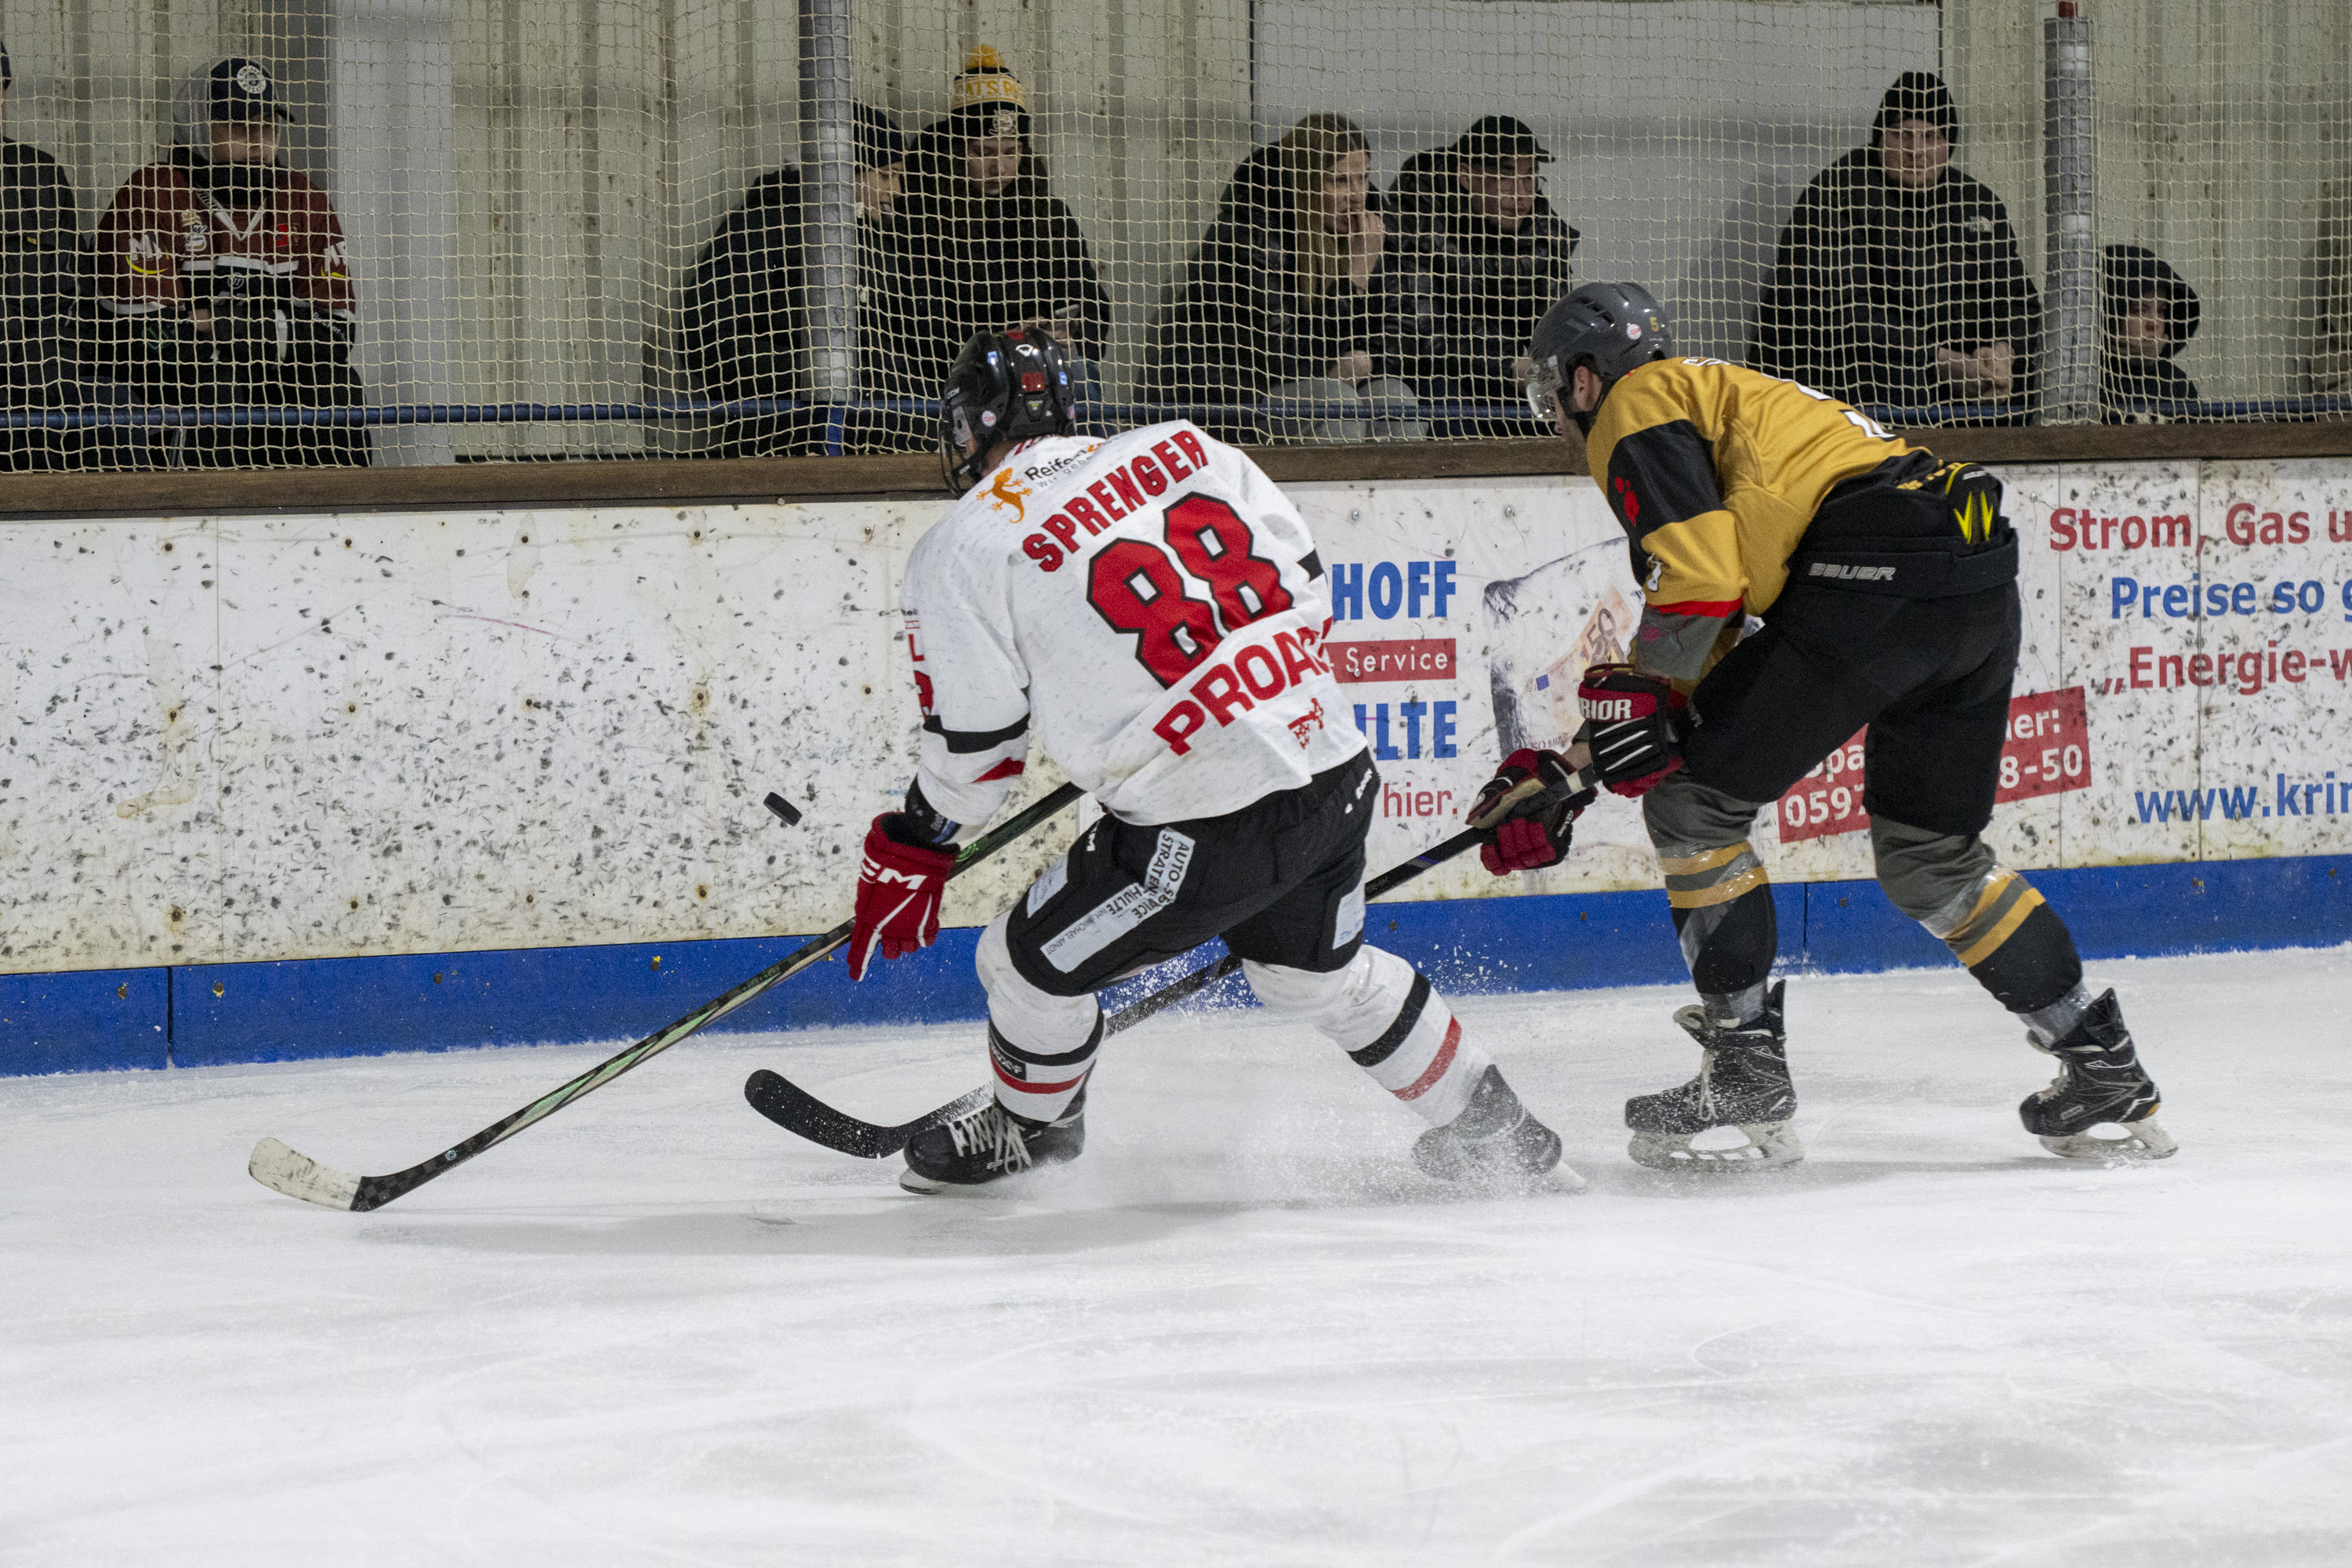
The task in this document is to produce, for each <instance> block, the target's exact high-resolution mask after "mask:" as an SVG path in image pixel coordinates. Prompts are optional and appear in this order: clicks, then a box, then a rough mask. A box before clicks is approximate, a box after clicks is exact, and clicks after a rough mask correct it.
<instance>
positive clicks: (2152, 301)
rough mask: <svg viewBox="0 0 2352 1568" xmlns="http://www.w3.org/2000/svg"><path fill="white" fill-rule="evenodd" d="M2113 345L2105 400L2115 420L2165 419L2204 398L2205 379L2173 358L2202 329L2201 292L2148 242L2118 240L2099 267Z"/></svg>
mask: <svg viewBox="0 0 2352 1568" xmlns="http://www.w3.org/2000/svg"><path fill="white" fill-rule="evenodd" d="M2099 283H2100V291H2101V293H2102V295H2103V296H2104V298H2105V306H2106V309H2105V317H2106V345H2105V353H2103V354H2101V356H2100V359H2099V402H2100V405H2101V406H2102V408H2103V410H2104V412H2105V420H2106V423H2108V424H2110V425H2161V424H2164V423H2166V422H2168V421H2169V420H2171V419H2176V418H2179V416H2180V415H2181V413H2182V412H2183V411H2182V410H2181V408H2180V407H2179V406H2178V405H2181V404H2187V403H2195V402H2197V401H2198V393H2197V384H2196V383H2195V382H2193V381H2191V380H2189V374H2188V372H2186V371H2184V370H2182V369H2181V368H2180V367H2179V365H2177V364H2175V363H2172V356H2173V355H2174V354H2177V353H2179V352H2180V346H2181V345H2182V344H2183V343H2186V342H2188V341H2189V339H2191V338H2193V337H2195V336H2196V335H2197V319H2198V316H2199V314H2200V307H2199V305H2198V302H2197V290H2196V289H2191V288H2190V287H2189V282H2188V279H2184V278H2182V277H2181V276H2180V274H2179V273H2178V272H2175V271H2174V270H2173V269H2172V268H2171V267H2170V266H2169V265H2168V264H2167V263H2166V262H2165V261H2164V260H2163V259H2162V258H2159V257H2158V255H2157V254H2156V252H2154V251H2153V250H2150V249H2148V248H2147V247H2145V246H2138V245H2111V246H2109V247H2107V248H2106V254H2105V256H2104V257H2103V258H2101V261H2100V266H2099Z"/></svg>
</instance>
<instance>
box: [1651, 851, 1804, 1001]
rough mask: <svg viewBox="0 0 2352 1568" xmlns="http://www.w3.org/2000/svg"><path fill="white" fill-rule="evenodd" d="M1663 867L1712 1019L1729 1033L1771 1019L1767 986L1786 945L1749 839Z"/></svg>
mask: <svg viewBox="0 0 2352 1568" xmlns="http://www.w3.org/2000/svg"><path fill="white" fill-rule="evenodd" d="M1658 864H1659V866H1660V867H1661V868H1663V869H1664V872H1665V874H1666V902H1667V904H1668V905H1669V906H1670V907H1671V908H1672V910H1673V911H1674V919H1675V936H1677V937H1678V938H1680V939H1681V941H1682V947H1683V962H1684V963H1687V964H1688V965H1690V973H1691V981H1692V983H1693V984H1696V986H1697V987H1698V993H1699V999H1700V1000H1701V1001H1702V1002H1704V1003H1705V1004H1706V1016H1707V1017H1708V1019H1709V1020H1710V1021H1711V1022H1713V1023H1716V1024H1718V1025H1721V1026H1727V1027H1737V1026H1739V1025H1741V1024H1745V1023H1747V1022H1748V1021H1749V1020H1750V1019H1752V1018H1754V1017H1756V1016H1758V1015H1759V1014H1760V1013H1762V1012H1763V1011H1764V981H1765V978H1766V976H1768V975H1769V974H1770V973H1772V960H1773V957H1774V956H1775V955H1776V954H1777V953H1778V952H1780V926H1779V923H1778V922H1777V921H1775V920H1774V918H1773V913H1772V886H1771V881H1770V879H1769V878H1768V877H1766V876H1765V874H1764V866H1763V863H1762V862H1761V861H1759V860H1758V859H1757V858H1756V851H1755V850H1754V848H1752V847H1750V846H1749V845H1748V841H1747V840H1746V839H1744V838H1743V839H1741V840H1740V841H1739V842H1738V843H1737V844H1729V845H1726V846H1724V847H1721V848H1719V849H1696V848H1693V849H1684V850H1678V851H1677V852H1675V853H1672V854H1669V853H1665V852H1664V851H1661V852H1660V854H1659V856H1658Z"/></svg>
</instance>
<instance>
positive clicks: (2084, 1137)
mask: <svg viewBox="0 0 2352 1568" xmlns="http://www.w3.org/2000/svg"><path fill="white" fill-rule="evenodd" d="M2101 1125H2102V1126H2109V1127H2116V1128H2117V1130H2118V1131H2121V1133H2122V1134H2123V1135H2122V1136H2121V1137H2119V1138H2100V1137H2096V1136H2094V1132H2093V1130H2090V1129H2085V1130H2084V1131H2081V1132H2069V1133H2067V1134H2065V1135H2063V1137H2062V1136H2057V1135H2054V1134H2052V1133H2048V1132H2044V1133H2042V1134H2041V1135H2040V1136H2041V1139H2042V1147H2043V1148H2044V1149H2047V1150H2049V1151H2050V1152H2052V1153H2053V1154H2055V1155H2057V1156H2058V1157H2059V1158H2060V1159H2062V1160H2079V1161H2081V1162H2082V1163H2084V1164H2087V1165H2142V1164H2146V1163H2147V1162H2148V1161H2150V1160H2168V1159H2170V1158H2171V1157H2172V1156H2173V1155H2174V1154H2176V1153H2178V1152H2179V1150H2180V1145H2179V1142H2176V1141H2175V1140H2174V1138H2173V1136H2172V1134H2171V1133H2169V1132H2167V1131H2165V1130H2164V1129H2163V1128H2161V1127H2159V1126H2158V1125H2157V1124H2156V1122H2155V1121H2154V1120H2153V1119H2150V1120H2148V1121H2127V1122H2121V1123H2116V1122H2103V1123H2101Z"/></svg>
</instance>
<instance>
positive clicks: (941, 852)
mask: <svg viewBox="0 0 2352 1568" xmlns="http://www.w3.org/2000/svg"><path fill="white" fill-rule="evenodd" d="M908 824H909V819H908V816H907V814H906V813H904V812H897V811H886V812H884V813H883V814H882V815H881V816H877V817H876V818H875V819H874V826H871V827H869V828H867V829H866V858H865V860H864V861H863V862H862V863H861V864H860V865H859V866H858V868H857V910H856V916H855V917H854V918H855V921H856V925H855V928H854V929H853V930H852V931H850V933H849V977H850V978H851V979H852V980H863V979H865V978H866V969H867V967H868V966H869V965H871V964H872V963H873V962H874V952H875V949H876V948H877V947H879V948H880V949H881V951H882V956H883V957H884V958H904V957H905V956H906V955H907V954H908V953H910V952H916V951H918V950H919V949H921V948H926V947H929V946H930V945H931V942H933V941H934V940H935V939H936V938H937V937H938V936H939V934H940V892H941V891H942V890H943V889H945V888H946V887H947V885H948V873H950V871H953V870H954V869H955V863H956V852H955V847H954V846H953V845H950V844H908V843H904V842H901V841H900V840H899V839H898V838H896V837H892V834H891V830H892V829H893V828H894V827H896V828H898V829H899V830H900V831H902V832H904V831H906V830H907V827H908ZM949 826H950V828H952V827H953V826H954V825H953V824H950V825H949Z"/></svg>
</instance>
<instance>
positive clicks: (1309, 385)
mask: <svg viewBox="0 0 2352 1568" xmlns="http://www.w3.org/2000/svg"><path fill="white" fill-rule="evenodd" d="M1370 169H1371V153H1370V146H1369V144H1368V143H1367V142H1365V140H1364V133H1363V132H1361V131H1360V130H1359V129H1357V127H1356V124H1355V122H1354V121H1350V120H1349V119H1347V118H1346V117H1345V116H1343V115H1338V114H1310V115H1308V116H1307V118H1306V119H1304V120H1302V121H1299V122H1298V123H1297V125H1294V126H1292V127H1291V129H1290V131H1289V132H1287V133H1286V135H1284V137H1283V138H1282V140H1281V141H1279V142H1276V143H1274V145H1272V146H1270V147H1261V148H1259V149H1258V150H1257V151H1256V152H1255V153H1251V154H1250V155H1249V156H1248V157H1247V158H1245V159H1244V160H1243V161H1242V163H1241V166H1240V167H1239V168H1238V169H1236V170H1235V171H1234V177H1233V180H1232V182H1231V183H1230V184H1227V185H1226V187H1225V195H1224V200H1223V204H1222V205H1220V207H1219V209H1218V212H1217V217H1216V221H1215V222H1214V223H1213V224H1211V225H1210V226H1209V232H1208V234H1207V235H1206V236H1204V237H1202V241H1201V248H1200V249H1199V251H1197V252H1196V253H1195V254H1194V256H1193V258H1192V266H1191V267H1190V268H1187V269H1186V271H1185V274H1184V277H1183V279H1182V280H1181V282H1180V283H1179V284H1178V285H1177V286H1176V288H1175V289H1173V290H1172V291H1171V294H1170V297H1169V300H1168V304H1167V307H1166V308H1165V309H1164V310H1161V311H1160V320H1159V321H1158V322H1157V323H1155V325H1154V328H1153V331H1152V336H1151V356H1150V363H1149V364H1148V365H1147V366H1146V367H1145V388H1146V392H1145V395H1146V396H1149V397H1153V398H1157V399H1160V400H1161V401H1164V402H1170V403H1180V404H1194V403H1206V404H1255V403H1258V402H1259V401H1260V400H1264V402H1265V415H1264V420H1265V431H1266V432H1267V433H1269V434H1271V435H1273V436H1275V437H1277V438H1280V439H1285V440H1297V439H1305V440H1317V441H1360V440H1363V439H1366V438H1367V437H1370V438H1371V439H1373V440H1395V439H1401V440H1408V441H1417V440H1420V439H1421V438H1422V437H1423V435H1424V434H1425V433H1426V430H1427V426H1425V425H1424V424H1423V422H1422V420H1421V417H1420V414H1419V405H1418V402H1417V400H1416V398H1415V395H1414V392H1413V388H1412V386H1411V385H1410V384H1407V383H1406V382H1405V381H1403V380H1402V379H1400V378H1401V376H1402V374H1403V373H1404V372H1405V370H1406V368H1407V361H1406V358H1405V354H1404V347H1403V345H1404V338H1405V325H1404V322H1403V320H1402V303H1401V301H1402V291H1401V289H1400V282H1401V279H1402V274H1403V268H1402V267H1400V266H1399V265H1398V255H1399V253H1398V251H1397V249H1396V247H1394V246H1393V245H1391V243H1390V241H1389V238H1388V226H1387V224H1386V221H1385V220H1384V219H1383V218H1382V217H1381V207H1380V201H1379V195H1378V193H1377V192H1374V191H1373V190H1372V189H1371V184H1370ZM1211 422H1212V423H1213V424H1216V425H1218V426H1220V431H1221V433H1222V434H1227V435H1232V436H1236V437H1241V438H1244V439H1248V438H1251V437H1254V436H1255V434H1256V429H1255V426H1252V425H1250V424H1248V423H1247V422H1242V423H1238V424H1236V423H1233V422H1229V421H1226V420H1219V419H1216V418H1214V416H1213V417H1212V421H1211Z"/></svg>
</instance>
